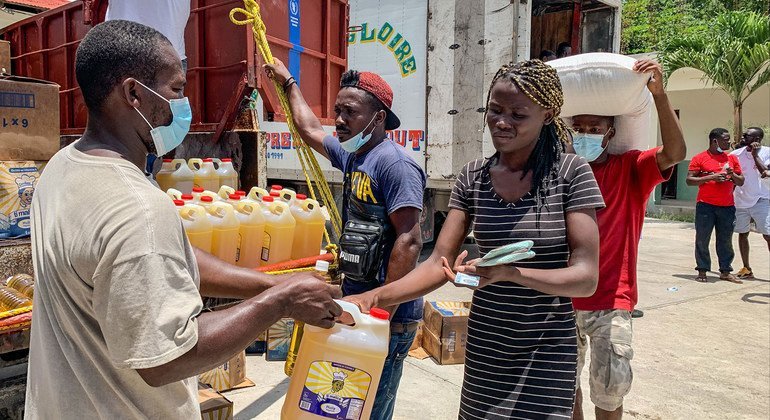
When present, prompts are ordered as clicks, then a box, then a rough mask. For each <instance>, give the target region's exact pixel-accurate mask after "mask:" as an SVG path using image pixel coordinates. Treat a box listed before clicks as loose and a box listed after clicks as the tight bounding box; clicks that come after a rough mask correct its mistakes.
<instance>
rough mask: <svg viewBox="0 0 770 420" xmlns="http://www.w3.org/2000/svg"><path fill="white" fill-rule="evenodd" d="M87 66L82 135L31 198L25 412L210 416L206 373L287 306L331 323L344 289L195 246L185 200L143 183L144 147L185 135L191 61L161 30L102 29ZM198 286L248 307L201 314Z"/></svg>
mask: <svg viewBox="0 0 770 420" xmlns="http://www.w3.org/2000/svg"><path fill="white" fill-rule="evenodd" d="M75 76H76V78H77V81H78V84H79V85H80V89H81V91H82V93H83V99H84V101H85V104H86V107H87V108H88V124H87V126H86V130H85V133H83V137H82V138H81V139H79V140H78V141H76V142H75V143H73V144H72V145H70V146H68V147H66V148H64V149H62V150H61V151H59V152H58V153H57V154H56V155H55V156H54V157H53V158H51V160H50V162H49V163H48V165H47V166H46V168H45V171H44V172H43V174H42V176H41V177H40V180H39V182H38V185H37V189H36V191H35V195H34V196H33V202H32V211H31V220H32V261H33V264H34V269H35V277H36V285H35V299H34V306H33V308H34V309H33V311H32V318H33V319H34V322H33V323H32V332H31V337H30V353H29V371H28V380H27V397H26V407H25V418H27V419H83V418H88V419H90V418H103V419H118V418H120V419H125V418H131V419H148V418H149V419H196V418H197V419H200V411H199V410H200V408H199V405H198V400H197V381H196V376H197V375H198V374H200V373H202V372H205V371H206V370H209V369H211V368H213V367H216V366H218V365H220V364H222V363H224V362H225V361H227V360H228V359H229V358H231V357H232V356H233V355H234V354H236V353H238V352H239V351H241V350H243V349H245V348H246V347H247V346H248V345H249V344H250V343H253V342H254V341H255V340H256V339H257V337H258V336H259V335H260V334H261V333H262V332H263V331H265V330H266V329H267V328H269V327H270V325H272V324H274V323H275V322H276V321H278V320H279V319H281V318H282V317H292V318H295V319H298V320H301V321H305V322H308V323H311V324H314V325H318V326H321V327H325V328H329V327H331V326H333V325H334V319H335V317H337V316H339V315H341V312H342V311H341V308H340V307H339V305H337V304H336V303H335V302H334V300H333V299H334V298H336V297H340V296H341V292H340V290H339V289H338V288H334V287H332V286H330V285H327V284H325V283H324V282H323V281H320V280H319V279H317V278H315V277H313V276H311V275H308V274H306V275H297V276H291V277H286V278H284V277H280V278H276V277H271V276H268V275H263V274H260V273H257V272H255V271H254V270H250V269H247V268H240V267H235V266H233V265H230V264H227V263H225V262H223V261H221V260H219V259H217V258H216V257H214V256H212V255H210V254H207V253H205V252H203V251H200V250H197V249H194V248H192V246H191V245H190V242H189V241H188V239H187V236H186V235H185V232H184V228H183V226H182V222H181V219H180V218H179V215H178V213H177V209H176V208H175V207H174V204H173V203H172V202H171V201H170V200H169V199H168V197H167V196H166V195H165V194H164V193H163V192H162V191H161V190H159V189H158V188H156V187H155V186H153V185H152V184H151V183H150V182H149V181H148V180H147V178H145V176H144V173H143V171H142V170H141V168H143V167H144V164H145V159H146V157H147V154H148V153H158V154H164V153H165V152H167V151H169V150H172V149H173V148H175V147H177V146H178V145H179V144H180V143H181V142H182V141H183V140H184V137H185V135H186V134H187V130H188V129H189V126H190V121H191V119H192V111H191V110H190V107H189V102H188V101H187V98H185V97H184V94H183V91H184V86H185V83H186V80H185V75H184V72H182V67H181V65H180V60H179V57H178V56H177V54H176V52H175V51H174V48H173V47H172V45H171V43H170V42H169V41H168V39H166V37H164V36H163V35H162V34H161V33H159V32H158V31H156V30H154V29H152V28H150V27H147V26H144V25H141V24H138V23H135V22H129V21H125V20H116V21H109V22H105V23H102V24H100V25H97V26H95V27H94V28H93V29H91V30H90V31H89V32H88V33H87V34H86V36H85V37H84V38H83V41H82V42H81V43H80V46H79V47H78V50H77V53H76V57H75ZM201 295H205V296H210V297H225V298H242V299H245V300H244V301H243V303H240V304H238V305H235V306H233V307H231V308H229V309H225V310H222V311H216V312H202V311H201V310H202V307H203V304H202V301H201Z"/></svg>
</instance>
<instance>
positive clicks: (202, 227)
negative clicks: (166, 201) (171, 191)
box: [174, 201, 214, 254]
mask: <svg viewBox="0 0 770 420" xmlns="http://www.w3.org/2000/svg"><path fill="white" fill-rule="evenodd" d="M174 204H176V206H177V209H178V210H179V217H181V218H182V225H183V226H184V231H185V233H186V234H187V239H188V240H189V241H190V244H191V245H192V246H194V247H196V248H198V249H200V250H202V251H206V252H208V253H209V254H210V253H211V242H212V238H213V236H212V235H213V230H214V225H213V224H212V223H211V220H209V217H208V214H207V212H206V209H204V208H203V207H202V206H199V205H197V204H193V203H186V202H184V201H182V202H181V206H180V203H179V202H174Z"/></svg>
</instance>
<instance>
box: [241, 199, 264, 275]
mask: <svg viewBox="0 0 770 420" xmlns="http://www.w3.org/2000/svg"><path fill="white" fill-rule="evenodd" d="M239 197H240V196H239ZM235 216H236V217H237V218H238V221H239V222H240V223H241V228H240V229H241V230H240V233H241V251H240V253H239V254H238V261H237V264H238V265H239V266H241V267H246V268H257V267H259V256H260V254H261V253H262V242H263V241H264V240H265V216H264V215H263V214H262V208H261V207H260V205H259V203H257V202H254V201H251V200H246V201H244V200H241V201H238V202H237V204H236V205H235Z"/></svg>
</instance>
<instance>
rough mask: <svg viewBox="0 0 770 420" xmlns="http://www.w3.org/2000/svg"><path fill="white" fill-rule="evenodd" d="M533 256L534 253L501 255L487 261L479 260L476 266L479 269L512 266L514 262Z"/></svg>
mask: <svg viewBox="0 0 770 420" xmlns="http://www.w3.org/2000/svg"><path fill="white" fill-rule="evenodd" d="M534 256H535V251H526V252H519V253H516V254H508V255H503V256H501V257H499V258H492V259H488V260H481V261H480V262H479V263H478V264H476V265H477V266H479V267H492V266H495V265H506V264H512V263H515V262H516V261H521V260H526V259H528V258H532V257H534Z"/></svg>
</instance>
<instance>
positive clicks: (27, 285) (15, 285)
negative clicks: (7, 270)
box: [5, 274, 35, 299]
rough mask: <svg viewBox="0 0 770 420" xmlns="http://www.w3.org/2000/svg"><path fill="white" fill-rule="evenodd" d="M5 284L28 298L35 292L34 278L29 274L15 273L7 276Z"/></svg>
mask: <svg viewBox="0 0 770 420" xmlns="http://www.w3.org/2000/svg"><path fill="white" fill-rule="evenodd" d="M5 284H6V285H7V286H8V287H10V288H11V289H15V290H16V291H18V292H20V293H21V294H23V295H24V296H26V297H28V298H29V299H32V297H33V296H34V294H35V279H34V278H33V277H32V276H30V275H29V274H16V275H15V276H11V277H8V279H7V280H6V281H5Z"/></svg>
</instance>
